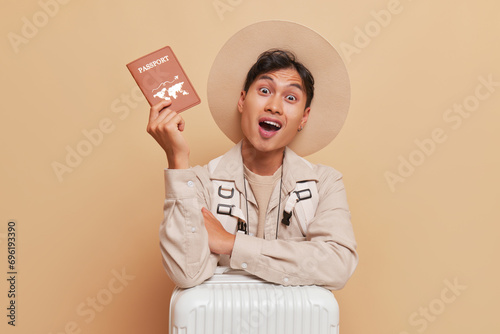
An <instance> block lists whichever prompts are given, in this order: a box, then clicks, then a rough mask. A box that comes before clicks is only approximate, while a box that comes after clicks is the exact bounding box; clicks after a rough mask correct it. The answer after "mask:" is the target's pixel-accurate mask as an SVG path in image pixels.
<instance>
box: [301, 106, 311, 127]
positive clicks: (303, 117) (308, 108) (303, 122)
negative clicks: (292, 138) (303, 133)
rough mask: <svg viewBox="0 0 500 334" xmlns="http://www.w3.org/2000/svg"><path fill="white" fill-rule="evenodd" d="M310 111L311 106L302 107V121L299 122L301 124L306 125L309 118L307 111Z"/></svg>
mask: <svg viewBox="0 0 500 334" xmlns="http://www.w3.org/2000/svg"><path fill="white" fill-rule="evenodd" d="M310 112H311V107H307V108H306V109H304V114H303V115H302V122H301V123H300V124H301V125H302V126H304V125H306V123H307V120H308V119H309V113H310Z"/></svg>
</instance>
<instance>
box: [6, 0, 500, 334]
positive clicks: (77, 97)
mask: <svg viewBox="0 0 500 334" xmlns="http://www.w3.org/2000/svg"><path fill="white" fill-rule="evenodd" d="M61 2H64V1H62V0H61ZM66 2H67V3H66V4H62V3H59V2H55V0H42V1H41V2H40V3H42V4H43V3H48V4H51V5H49V6H45V7H46V9H45V11H48V12H50V14H51V15H48V14H44V9H43V6H42V5H41V4H40V3H39V2H38V1H35V0H28V1H21V2H20V1H12V0H4V1H2V10H1V13H2V14H1V17H2V19H1V20H0V22H1V23H0V27H1V29H0V32H1V36H2V39H1V41H0V43H1V50H2V52H1V63H0V64H1V84H0V85H1V96H2V98H1V102H0V103H1V122H0V140H1V145H0V147H1V151H0V157H1V164H0V182H1V183H0V184H1V192H0V242H1V245H0V247H1V252H0V254H1V256H0V263H2V265H1V268H2V274H1V277H2V279H1V282H2V283H1V285H0V295H1V296H2V297H1V298H0V303H1V307H0V308H1V309H2V310H3V311H2V312H1V319H2V321H1V325H0V326H1V328H2V333H4V332H5V330H7V333H30V334H31V333H43V334H48V333H53V334H55V333H73V332H74V333H77V332H80V333H93V334H100V333H158V334H159V333H167V328H168V302H169V298H170V294H171V292H172V289H173V285H172V283H171V282H170V280H169V279H168V277H167V275H166V274H165V273H164V271H163V267H162V265H161V258H160V253H159V247H158V227H159V224H160V221H161V219H162V214H163V213H162V204H163V184H162V182H163V176H162V170H163V168H164V167H165V166H166V162H165V159H164V154H163V153H162V151H161V150H160V148H159V147H158V146H157V145H156V143H155V142H154V140H153V139H152V138H150V137H149V135H148V134H147V133H146V131H145V128H146V123H147V114H148V110H149V108H148V106H147V103H146V102H145V100H144V98H142V96H137V95H135V93H136V91H135V83H134V81H133V80H132V77H131V76H130V74H129V73H128V71H127V69H126V67H125V64H126V63H128V62H129V61H131V60H134V59H136V58H138V57H139V56H142V55H144V54H146V53H148V52H150V51H153V50H156V49H159V48H160V47H163V46H165V45H170V46H172V48H173V49H174V51H175V52H176V54H177V57H178V58H179V59H180V60H181V62H182V65H183V66H184V68H185V70H186V71H187V73H188V75H189V76H190V78H191V81H192V82H193V84H194V85H195V87H196V88H197V90H198V92H199V94H200V96H201V98H202V100H203V102H202V104H201V105H198V106H197V107H195V108H193V109H191V110H189V111H188V112H186V113H185V119H186V121H187V124H188V125H187V129H186V137H187V138H188V140H189V142H190V144H191V149H192V155H191V157H192V164H193V165H194V164H204V163H206V162H207V161H208V160H209V159H210V158H212V157H215V156H217V155H219V154H221V153H223V152H224V151H225V150H227V149H228V148H229V147H230V146H231V143H230V142H229V141H228V140H227V139H225V137H224V136H223V135H222V134H221V133H220V132H219V131H218V128H217V127H216V125H215V124H214V122H213V121H212V119H211V116H210V113H209V111H208V109H207V102H206V101H207V100H206V80H207V76H208V71H209V68H210V65H211V63H212V61H213V59H214V57H215V55H216V53H217V51H218V50H219V48H220V47H221V46H222V44H223V43H224V42H225V41H226V40H227V39H228V37H230V36H231V35H232V34H233V33H235V32H236V31H237V30H239V29H241V28H243V27H244V26H246V25H248V24H251V23H254V22H257V21H260V20H267V19H285V20H291V21H296V22H298V23H302V24H305V25H307V26H309V27H311V28H313V29H315V30H316V31H318V32H320V33H321V34H322V35H324V36H325V37H326V38H327V39H328V40H329V41H330V42H331V43H333V44H334V45H336V46H337V48H338V49H339V50H341V54H342V56H343V58H344V59H345V61H346V64H347V67H348V70H349V73H350V75H351V83H352V107H351V109H350V113H349V116H348V118H347V122H346V124H345V126H344V128H343V129H342V131H341V133H340V135H339V137H338V138H337V139H336V140H335V141H334V142H333V143H332V144H330V145H329V146H328V147H326V148H325V149H323V150H322V151H321V152H319V153H317V154H315V155H312V156H310V157H308V158H309V159H310V160H311V161H313V162H321V163H323V164H327V165H331V166H334V167H335V168H337V169H339V170H340V171H342V172H343V173H344V176H345V183H346V186H347V191H348V198H349V203H350V206H351V211H352V213H353V225H354V228H355V232H356V236H357V240H358V242H359V254H360V263H359V267H358V269H357V271H356V272H355V274H354V276H353V277H352V279H351V280H350V282H349V283H348V284H347V286H346V287H345V289H344V290H342V291H340V292H337V293H336V296H337V298H338V300H339V303H340V306H341V327H342V333H344V334H348V333H357V334H367V333H380V334H382V333H383V334H389V333H391V334H418V333H428V334H431V333H454V334H461V333H498V332H499V330H500V324H499V322H498V311H499V307H498V300H499V298H500V292H499V291H500V289H499V288H498V282H499V281H500V277H499V269H498V260H497V259H495V258H496V257H497V256H498V254H499V250H500V246H498V242H497V240H498V236H499V232H500V228H499V222H500V221H499V218H500V214H499V211H498V203H499V199H500V190H499V185H500V184H499V181H500V180H499V176H498V170H499V169H500V159H499V156H498V153H497V152H498V148H497V146H498V143H499V139H500V135H499V134H498V124H499V121H500V116H499V113H498V111H499V106H500V84H499V82H500V66H499V62H498V59H500V48H499V44H500V43H499V38H498V31H499V29H500V14H499V13H500V7H499V5H498V3H497V1H493V0H483V1H472V0H461V1H457V0H454V1H452V0H445V1H430V0H418V1H416V0H414V1H410V0H401V1H395V0H377V1H367V0H362V1H351V2H349V1H329V2H327V1H319V0H315V1H296V0H288V1H284V0H281V1H269V0H265V1H264V0H255V1H249V0H204V1H170V0H169V1H154V0H146V1H96V0H91V1H78V0H73V1H66ZM54 3H57V4H58V6H57V7H56V6H55V5H54ZM216 6H219V10H220V12H219V13H218V12H217V10H216ZM223 10H224V11H223ZM382 10H384V12H381V11H382ZM384 13H385V15H384ZM387 13H389V15H387ZM377 18H378V19H377ZM26 22H31V23H33V22H35V23H36V24H37V25H38V27H36V26H35V29H33V27H32V28H31V30H30V29H29V24H30V23H26ZM23 27H24V28H23ZM14 34H15V35H14ZM9 36H10V37H9ZM9 38H10V39H13V40H14V41H15V42H11V41H10V40H9ZM487 81H490V84H487V85H486V84H485V83H484V82H487ZM460 108H462V110H463V111H462V112H460V111H459V109H460ZM97 128H100V130H99V133H101V134H102V138H100V136H99V135H98V132H97V130H95V129H97ZM84 133H87V134H88V133H92V134H94V144H92V145H91V146H88V145H86V144H85V141H87V139H86V135H85V134H84ZM76 149H79V150H80V151H82V152H84V153H85V154H86V156H84V157H81V159H78V158H76V157H74V156H73V157H72V158H68V154H69V153H68V152H70V151H71V150H76ZM66 159H69V160H68V161H66ZM405 161H406V162H405ZM58 164H59V165H58ZM55 165H57V166H59V168H62V167H61V166H62V165H65V166H66V169H63V170H61V171H60V172H59V176H58V174H57V173H56V172H55V171H54V166H55ZM9 220H15V221H16V222H17V231H18V232H17V247H18V248H17V250H18V262H17V268H16V269H17V270H18V272H19V274H18V281H17V284H18V285H17V292H18V300H17V306H18V308H17V316H18V317H17V323H16V324H17V326H16V327H15V328H12V327H11V326H7V324H6V322H7V320H8V319H7V318H6V316H5V314H6V313H7V311H6V307H7V305H8V304H7V303H8V301H9V300H8V298H7V290H8V286H7V284H6V283H7V282H6V277H7V274H6V272H7V267H6V263H7V255H6V248H7V241H6V237H7V235H6V232H7V223H8V221H9ZM120 275H121V276H122V279H121V280H117V279H116V276H120ZM449 285H455V288H453V289H450V288H449ZM457 286H458V287H457ZM94 302H95V304H93V303H94ZM103 304H104V305H103ZM92 305H94V306H92Z"/></svg>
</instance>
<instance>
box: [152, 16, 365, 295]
mask: <svg viewBox="0 0 500 334" xmlns="http://www.w3.org/2000/svg"><path fill="white" fill-rule="evenodd" d="M249 31H250V32H249ZM262 31H267V32H272V33H270V34H269V33H268V35H267V37H269V39H271V40H273V41H275V42H278V41H280V40H283V39H286V38H285V36H290V35H292V36H294V31H295V32H296V34H297V35H301V34H302V35H304V34H305V35H304V36H303V38H305V39H304V40H301V41H297V42H296V44H297V45H295V47H294V48H293V49H292V51H296V50H298V53H300V54H301V55H299V57H301V56H302V54H309V56H310V57H313V58H314V57H315V54H317V52H318V51H326V49H325V50H318V49H317V45H322V46H321V47H322V48H327V49H328V50H330V49H333V48H332V47H331V46H330V45H329V44H328V43H327V42H326V41H324V40H321V39H320V40H318V37H317V36H319V35H317V34H316V33H314V32H312V31H311V30H309V29H307V28H305V27H303V26H300V25H296V24H293V23H289V22H278V21H268V22H261V23H258V24H256V25H253V26H250V27H248V28H246V29H244V30H242V31H240V32H239V33H237V34H236V35H235V37H233V38H232V39H231V40H230V41H229V42H228V44H226V45H225V46H224V48H223V49H222V50H221V53H224V52H225V54H230V55H231V54H234V51H235V50H237V51H238V52H239V53H240V54H241V49H240V48H241V44H240V43H239V42H238V40H239V39H243V40H244V41H245V42H249V41H250V40H252V39H254V40H255V41H258V40H260V39H262V37H261V32H262ZM270 35H272V36H270ZM235 38H236V39H235ZM319 38H320V37H319ZM306 39H307V40H308V41H309V42H312V43H313V44H312V45H311V48H309V47H308V46H306V47H305V49H306V50H304V46H303V45H302V44H303V43H304V42H305V40H306ZM325 42H326V43H327V44H328V45H326V46H325V44H324V43H325ZM248 44H249V45H254V44H255V43H248ZM306 44H307V43H306ZM288 45H292V46H293V43H290V44H288ZM259 48H262V46H257V47H256V48H255V49H256V50H258V49H259ZM231 49H233V51H231ZM228 50H229V51H228ZM261 51H263V50H262V49H261V50H260V52H261ZM330 51H331V50H330ZM334 52H335V51H334ZM221 53H220V54H219V56H218V57H219V58H218V60H217V59H216V62H215V63H214V66H213V67H212V73H211V78H210V79H209V104H210V108H211V111H212V114H213V115H214V118H215V119H216V121H217V122H218V124H219V126H220V127H221V129H223V131H225V133H226V134H228V133H229V132H230V131H233V132H234V131H235V129H236V132H238V135H237V140H234V138H231V139H233V140H234V141H238V140H239V142H238V144H237V145H236V146H235V147H233V149H231V150H230V151H229V152H228V153H226V154H225V155H224V156H222V157H219V158H218V159H215V160H213V161H212V162H211V163H210V164H209V165H208V166H205V167H200V166H197V167H193V168H190V167H189V145H188V144H187V142H186V140H185V139H184V137H183V136H182V131H183V130H184V127H185V122H184V120H183V118H182V116H181V115H180V114H177V113H176V112H173V111H171V110H170V109H168V106H169V105H170V104H171V102H168V101H163V102H160V103H158V104H157V105H155V106H153V107H152V108H151V110H150V119H149V124H148V132H149V133H150V134H151V135H152V136H153V137H154V138H155V139H156V141H157V142H158V143H159V144H160V145H161V147H162V148H163V149H164V150H165V152H166V155H167V160H168V165H169V168H168V169H167V170H166V171H165V183H166V200H165V219H164V222H163V224H162V226H161V228H160V244H161V248H162V255H163V259H164V265H165V268H166V270H167V272H168V274H169V275H170V277H171V278H172V280H173V281H174V282H175V283H176V284H177V285H179V286H180V287H191V286H194V285H196V284H199V283H201V282H203V281H204V280H206V279H207V278H209V277H211V276H212V275H213V273H214V270H215V268H216V266H217V264H223V265H229V266H230V267H232V268H234V269H243V270H246V271H248V272H250V273H252V274H254V275H256V276H259V277H261V278H263V279H265V280H267V281H270V282H274V283H278V284H284V285H310V284H316V285H322V286H325V287H327V288H331V289H340V288H342V287H343V286H344V285H345V283H346V281H347V280H348V278H349V277H350V276H351V275H352V273H353V271H354V269H355V267H356V265H357V261H358V260H357V253H356V242H355V240H354V234H353V231H352V226H351V223H350V212H349V210H348V207H347V201H346V195H345V190H344V186H343V183H342V180H341V178H342V175H341V174H340V173H339V172H337V171H336V170H334V169H333V168H330V167H326V166H321V165H312V164H310V163H309V162H307V161H306V160H304V159H303V158H300V157H299V156H297V155H296V154H295V153H294V152H293V151H292V150H291V149H290V148H288V146H290V145H294V144H295V143H296V142H299V144H297V145H298V146H297V148H298V150H299V151H302V152H304V151H305V152H308V151H307V150H308V149H309V150H310V147H309V146H311V147H314V146H315V145H316V146H318V143H317V142H318V141H320V142H321V143H320V144H319V146H324V145H326V144H327V143H328V141H329V140H328V138H326V144H325V140H324V139H321V138H322V137H320V138H316V136H315V135H316V134H318V133H319V132H320V131H321V129H322V128H327V129H328V130H329V132H335V131H337V132H338V130H339V129H340V126H341V125H342V124H340V125H339V124H335V125H334V127H336V130H334V131H331V129H330V128H329V127H328V126H327V124H328V122H329V121H330V119H327V118H325V117H327V116H328V113H330V114H332V112H331V111H330V110H331V109H332V107H331V106H333V107H335V106H337V104H338V101H335V100H336V99H337V98H336V94H337V95H338V92H337V93H332V92H331V91H328V90H327V91H326V92H325V91H324V90H321V94H320V96H318V98H319V100H320V101H319V102H318V103H317V105H318V106H319V108H318V111H316V110H315V107H314V106H315V105H313V104H312V103H313V102H312V101H313V97H314V82H315V80H314V79H313V74H314V76H315V77H316V76H318V77H320V78H321V80H320V82H321V83H324V85H325V86H328V85H332V82H335V80H332V79H331V78H328V75H331V74H332V71H330V70H328V69H327V68H325V73H322V71H316V72H317V73H313V74H311V72H310V71H309V70H308V68H307V67H306V66H304V65H303V64H302V63H301V62H300V60H301V58H298V59H295V55H294V53H292V52H290V51H287V50H282V49H271V50H268V51H265V52H263V53H261V54H260V56H259V57H258V59H257V61H256V62H255V64H254V65H253V66H252V67H251V68H250V70H249V71H248V73H247V74H246V76H245V77H246V79H245V83H244V85H243V90H241V91H240V93H239V99H238V100H237V101H236V103H235V105H231V98H230V97H229V98H225V97H224V96H223V95H224V94H226V93H227V91H229V90H231V89H234V87H236V85H234V84H231V85H228V82H229V83H232V81H238V80H239V81H240V82H241V80H242V79H243V76H242V75H241V73H242V72H241V71H240V72H239V73H236V74H235V73H234V72H238V71H235V70H231V67H230V66H228V63H227V61H226V60H225V59H224V55H222V56H221ZM253 53H255V50H253ZM249 54H252V52H249ZM321 54H323V53H321ZM335 55H336V56H337V57H338V54H336V52H335ZM220 57H222V58H220ZM318 58H320V57H318ZM304 59H307V58H306V57H305V56H304ZM254 60H255V58H254ZM235 61H236V60H235ZM308 62H309V63H311V61H308ZM337 62H338V59H337ZM311 64H312V63H311ZM337 65H338V64H337ZM341 65H342V66H341V67H342V69H341V71H345V68H344V67H343V64H341ZM337 67H339V66H337ZM246 68H248V67H246ZM228 70H230V71H231V73H224V74H223V75H221V72H224V71H228ZM336 71H338V69H337V70H336ZM213 73H215V74H213ZM339 73H341V75H344V74H342V73H343V72H339ZM234 75H235V76H236V77H237V79H235V80H233V79H231V76H234ZM325 76H326V77H327V78H326V79H325V78H324V77H325ZM345 76H346V74H345ZM238 77H241V78H238ZM344 86H345V85H343V88H342V89H344V90H345V87H344ZM223 87H226V88H227V87H231V88H228V89H222V88H223ZM240 87H241V86H240ZM342 89H340V90H341V91H342ZM347 90H348V84H347ZM233 93H234V92H233ZM329 93H331V95H329ZM340 95H342V94H340ZM343 95H344V96H343V97H342V96H340V98H338V99H337V100H342V99H344V100H345V98H346V96H345V95H348V94H343ZM318 98H317V99H318ZM347 98H348V97H347ZM210 99H211V100H210ZM328 100H330V101H328ZM233 101H234V100H233ZM315 103H316V101H315ZM343 103H344V104H345V101H344V102H343ZM235 107H236V108H235ZM339 109H340V111H339V110H336V111H334V112H333V113H342V112H346V111H347V107H346V105H343V106H342V105H341V108H339ZM323 110H328V111H323ZM315 113H318V114H315ZM310 116H311V117H313V116H316V123H315V126H314V127H315V128H314V129H313V132H310V133H309V134H308V135H306V137H304V138H300V139H301V140H302V141H304V139H307V138H313V139H314V140H309V141H307V140H306V142H307V143H306V146H305V149H304V146H302V147H301V146H300V140H299V141H298V140H297V139H299V137H300V136H301V135H302V130H303V129H305V128H306V124H307V123H308V120H309V117H310ZM344 116H345V115H344ZM321 117H323V118H325V119H321ZM342 122H343V119H342V120H341V121H340V123H342ZM224 123H225V124H224ZM221 124H222V125H221ZM225 129H226V130H225ZM227 129H230V130H227ZM335 134H336V133H334V134H333V136H335ZM228 136H229V137H231V135H230V134H228ZM238 136H239V137H238ZM323 137H327V136H323ZM302 145H304V143H302ZM217 182H219V183H217ZM219 184H220V186H219V188H217V185H219ZM228 184H229V186H228ZM304 184H307V185H310V186H308V187H310V188H311V189H312V190H311V189H309V188H308V189H306V190H307V191H309V194H310V196H309V201H307V199H306V201H304V202H308V203H306V204H304V205H306V206H305V207H306V209H304V208H303V207H300V205H302V203H300V204H297V203H298V201H299V198H298V197H297V196H298V195H297V194H298V190H297V189H299V188H297V187H300V186H301V185H304ZM214 185H216V186H215V187H214ZM231 185H232V186H231ZM214 189H215V190H214ZM217 189H218V190H217ZM316 189H317V190H316ZM235 192H236V194H235ZM293 196H295V197H293ZM228 198H232V200H233V199H236V201H237V202H224V201H225V200H227V199H228ZM314 201H315V202H314ZM221 203H226V204H221ZM227 203H229V204H227ZM234 203H237V205H235V204H234ZM311 203H315V204H311ZM221 205H222V208H225V207H226V208H228V211H227V212H223V211H224V210H220V208H221ZM299 207H300V208H301V209H300V210H302V211H309V212H308V213H307V212H306V213H305V216H308V215H309V218H308V219H306V218H303V217H302V216H304V215H302V216H300V214H299V211H300V210H299V209H298V208H299ZM307 208H308V209H307ZM209 209H210V210H209ZM233 211H234V212H238V213H233ZM224 214H226V215H231V216H234V217H235V218H234V219H233V220H232V221H231V220H226V219H225V218H226V217H224V216H223V215H224ZM216 215H217V216H216ZM221 221H223V222H224V223H221ZM237 231H238V232H237ZM239 232H241V233H239Z"/></svg>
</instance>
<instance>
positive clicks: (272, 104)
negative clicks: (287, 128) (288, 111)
mask: <svg viewBox="0 0 500 334" xmlns="http://www.w3.org/2000/svg"><path fill="white" fill-rule="evenodd" d="M266 111H268V112H270V113H272V114H279V115H282V114H283V106H282V105H281V100H280V98H279V97H278V96H277V95H272V96H270V97H269V100H268V101H267V105H266Z"/></svg>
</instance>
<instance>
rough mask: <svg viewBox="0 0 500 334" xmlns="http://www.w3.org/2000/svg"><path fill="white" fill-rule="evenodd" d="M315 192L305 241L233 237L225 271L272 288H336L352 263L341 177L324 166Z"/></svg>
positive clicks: (353, 248)
mask: <svg viewBox="0 0 500 334" xmlns="http://www.w3.org/2000/svg"><path fill="white" fill-rule="evenodd" d="M323 167H325V166H323ZM318 192H319V204H318V207H317V210H316V215H315V217H314V219H313V220H312V221H311V222H310V224H309V225H308V230H307V235H306V237H305V238H295V239H288V240H281V239H278V240H265V239H259V238H256V237H253V236H249V235H244V234H240V233H238V234H237V236H236V240H235V244H234V248H233V252H232V255H231V262H230V265H231V267H232V268H234V269H243V270H246V271H247V272H249V273H251V274H254V275H256V276H259V277H261V278H263V279H264V280H266V281H270V282H274V283H277V284H282V285H312V284H314V285H320V286H324V287H326V288H328V289H332V290H338V289H341V288H342V287H343V286H344V285H345V284H346V282H347V280H348V279H349V278H350V277H351V275H352V273H353V272H354V270H355V268H356V266H357V263H358V255H357V252H356V241H355V238H354V232H353V228H352V224H351V220H350V218H351V215H350V212H349V208H348V205H347V196H346V192H345V188H344V184H343V182H342V174H340V173H339V172H338V171H336V170H334V169H332V168H325V169H324V170H323V171H322V172H321V173H320V178H319V182H318ZM292 223H294V222H292ZM295 223H296V222H295Z"/></svg>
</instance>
